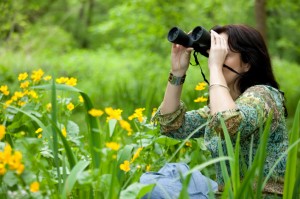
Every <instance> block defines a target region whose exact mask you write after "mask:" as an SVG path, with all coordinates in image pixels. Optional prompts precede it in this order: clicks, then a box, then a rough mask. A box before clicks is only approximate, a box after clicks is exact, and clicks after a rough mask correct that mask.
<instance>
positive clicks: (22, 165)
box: [16, 164, 25, 175]
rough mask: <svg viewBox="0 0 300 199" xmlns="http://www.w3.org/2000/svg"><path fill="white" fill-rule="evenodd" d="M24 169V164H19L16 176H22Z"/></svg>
mask: <svg viewBox="0 0 300 199" xmlns="http://www.w3.org/2000/svg"><path fill="white" fill-rule="evenodd" d="M24 169H25V166H24V164H19V166H18V168H17V169H16V172H17V174H19V175H20V174H22V173H23V171H24Z"/></svg>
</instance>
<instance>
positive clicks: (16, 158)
mask: <svg viewBox="0 0 300 199" xmlns="http://www.w3.org/2000/svg"><path fill="white" fill-rule="evenodd" d="M21 161H22V153H21V152H20V151H15V152H14V154H13V155H12V156H11V157H10V159H9V162H8V164H9V168H10V169H11V170H17V169H18V168H19V166H20V164H21Z"/></svg>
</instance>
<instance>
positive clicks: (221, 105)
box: [208, 30, 236, 115]
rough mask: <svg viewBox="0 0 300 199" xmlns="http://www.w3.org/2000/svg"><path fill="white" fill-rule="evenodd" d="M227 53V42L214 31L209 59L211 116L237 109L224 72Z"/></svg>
mask: <svg viewBox="0 0 300 199" xmlns="http://www.w3.org/2000/svg"><path fill="white" fill-rule="evenodd" d="M227 53H228V44H227V41H226V40H225V38H224V37H222V36H221V35H219V34H217V33H216V32H214V31H213V30H212V31H211V48H210V52H209V58H208V67H209V73H210V89H209V98H210V101H209V102H210V109H211V115H214V114H216V113H218V112H222V111H226V110H230V109H235V108H236V104H235V102H234V100H233V98H232V96H231V94H230V90H229V88H228V85H227V82H226V80H225V78H224V75H223V71H222V68H223V64H224V61H225V58H226V55H227ZM226 87H227V88H226Z"/></svg>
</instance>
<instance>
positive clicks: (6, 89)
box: [0, 85, 9, 95]
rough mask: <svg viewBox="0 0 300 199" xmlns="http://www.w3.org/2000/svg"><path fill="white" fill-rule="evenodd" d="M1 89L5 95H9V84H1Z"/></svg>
mask: <svg viewBox="0 0 300 199" xmlns="http://www.w3.org/2000/svg"><path fill="white" fill-rule="evenodd" d="M0 91H1V92H2V93H3V95H9V91H8V86H7V85H3V86H0Z"/></svg>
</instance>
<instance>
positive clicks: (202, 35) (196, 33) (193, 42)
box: [168, 26, 210, 57]
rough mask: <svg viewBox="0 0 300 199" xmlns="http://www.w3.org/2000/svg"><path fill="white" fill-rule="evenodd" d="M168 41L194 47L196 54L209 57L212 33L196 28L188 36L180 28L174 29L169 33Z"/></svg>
mask: <svg viewBox="0 0 300 199" xmlns="http://www.w3.org/2000/svg"><path fill="white" fill-rule="evenodd" d="M168 40H169V41H170V42H172V43H175V44H180V45H182V46H184V47H187V48H189V47H192V48H194V50H195V51H196V52H200V53H201V54H202V55H204V56H206V57H208V53H207V50H208V49H210V33H209V32H208V31H207V30H205V29H204V28H203V27H202V26H197V27H195V28H194V29H193V30H192V32H191V33H189V34H186V33H185V32H184V31H182V30H181V29H180V28H178V27H173V28H171V29H170V31H169V33H168Z"/></svg>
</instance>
